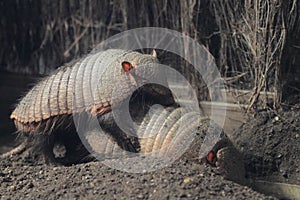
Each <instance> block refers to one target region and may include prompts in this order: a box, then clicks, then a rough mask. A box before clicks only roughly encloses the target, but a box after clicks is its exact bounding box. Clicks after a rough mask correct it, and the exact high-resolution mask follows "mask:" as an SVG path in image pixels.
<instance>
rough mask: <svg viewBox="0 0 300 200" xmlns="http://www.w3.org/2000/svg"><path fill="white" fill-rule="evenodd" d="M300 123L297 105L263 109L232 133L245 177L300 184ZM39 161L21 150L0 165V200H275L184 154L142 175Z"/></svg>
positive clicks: (97, 165) (89, 165) (98, 164)
mask: <svg viewBox="0 0 300 200" xmlns="http://www.w3.org/2000/svg"><path fill="white" fill-rule="evenodd" d="M299 125H300V108H299V107H298V108H297V106H295V107H293V108H292V109H289V110H286V111H282V112H280V113H274V112H271V111H262V112H260V113H258V114H257V115H256V116H254V117H253V119H251V120H249V121H248V123H246V124H244V125H243V126H242V127H241V128H240V129H239V130H238V131H236V132H235V133H234V134H233V135H231V138H232V139H233V141H235V143H236V145H237V147H238V148H239V149H240V150H241V151H242V152H243V153H244V155H245V164H246V170H247V176H248V178H251V179H260V180H267V181H271V182H274V181H275V182H285V183H291V184H297V185H300V175H299V163H300V150H299V144H300V143H299V140H300V137H299V133H300V131H299V127H300V126H299ZM38 158H39V157H38V156H37V155H35V154H31V153H29V151H25V152H24V153H22V154H21V155H18V156H15V157H13V158H7V159H4V160H2V161H1V164H0V197H1V199H36V198H39V199H44V198H47V199H73V198H76V199H179V198H183V199H276V198H275V197H271V196H266V195H264V194H262V193H259V192H256V191H254V190H253V189H251V188H250V187H247V186H243V185H239V184H237V183H234V182H232V181H229V180H226V179H224V177H223V176H222V175H221V174H220V173H219V172H218V171H217V169H216V168H213V167H211V166H208V165H200V164H199V161H198V160H195V159H191V158H189V157H187V156H183V157H181V158H180V159H179V160H177V161H176V162H175V163H173V164H172V165H171V166H169V167H166V168H164V169H162V170H158V171H155V172H151V173H144V174H132V173H126V172H121V171H117V170H114V169H111V168H109V167H107V166H105V165H104V164H102V163H101V162H89V163H83V164H78V165H72V166H55V165H49V164H45V163H44V162H43V161H42V160H40V159H38ZM233 159H234V158H233Z"/></svg>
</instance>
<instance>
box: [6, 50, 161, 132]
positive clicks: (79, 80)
mask: <svg viewBox="0 0 300 200" xmlns="http://www.w3.org/2000/svg"><path fill="white" fill-rule="evenodd" d="M123 61H128V62H131V63H134V64H135V66H137V68H138V66H139V65H143V64H149V63H156V62H157V60H156V58H154V57H152V56H151V55H144V54H140V53H138V52H134V51H125V50H119V49H110V50H106V51H102V52H98V53H94V54H91V55H88V56H87V57H85V58H83V59H81V60H78V61H76V62H72V63H69V64H67V65H65V66H63V67H61V68H58V69H57V70H56V71H55V72H54V73H53V74H52V75H50V76H48V77H46V78H45V79H43V80H42V81H41V82H39V83H38V84H37V85H36V86H34V87H33V88H32V89H31V90H30V91H29V92H28V93H27V95H26V96H25V97H24V98H23V99H22V100H21V101H20V103H19V104H18V106H17V107H16V108H15V110H14V111H13V113H12V114H11V116H10V117H11V119H13V120H14V121H15V125H16V127H17V129H18V130H19V131H20V132H25V133H26V132H27V133H28V132H39V131H41V130H43V131H47V130H49V129H50V128H53V126H55V124H56V123H58V122H59V121H61V120H63V119H64V117H65V116H66V115H70V114H74V113H78V112H81V111H86V112H88V113H91V114H95V115H98V114H101V113H103V112H105V111H106V110H107V109H109V108H110V106H111V104H112V97H111V95H112V92H113V90H114V87H115V86H117V87H118V88H117V91H118V92H117V93H114V94H115V96H114V98H115V99H116V100H115V101H114V102H118V101H122V100H123V99H125V98H127V97H128V96H129V95H131V93H132V92H133V91H134V90H136V89H137V87H138V85H137V83H136V81H135V78H134V77H133V76H132V74H130V73H126V72H124V71H123V70H122V65H121V63H122V62H123ZM149 71H151V70H149ZM136 73H138V72H136ZM141 73H142V72H141ZM147 73H149V72H147ZM149 74H151V73H149Z"/></svg>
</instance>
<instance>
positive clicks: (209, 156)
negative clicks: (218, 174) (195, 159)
mask: <svg viewBox="0 0 300 200" xmlns="http://www.w3.org/2000/svg"><path fill="white" fill-rule="evenodd" d="M206 160H207V162H208V163H209V164H211V165H215V162H216V155H215V153H214V152H213V151H210V152H209V153H208V154H207V156H206Z"/></svg>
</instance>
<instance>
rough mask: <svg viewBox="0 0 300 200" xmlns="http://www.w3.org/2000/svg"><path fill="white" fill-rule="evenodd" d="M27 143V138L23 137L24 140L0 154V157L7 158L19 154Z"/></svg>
mask: <svg viewBox="0 0 300 200" xmlns="http://www.w3.org/2000/svg"><path fill="white" fill-rule="evenodd" d="M28 143H29V140H28V139H25V141H23V142H22V143H21V144H20V145H18V146H17V147H15V148H13V149H12V150H10V151H9V152H6V153H4V154H2V155H0V159H5V158H9V157H13V156H15V155H18V154H21V153H22V152H23V151H24V150H25V149H26V147H27V145H28Z"/></svg>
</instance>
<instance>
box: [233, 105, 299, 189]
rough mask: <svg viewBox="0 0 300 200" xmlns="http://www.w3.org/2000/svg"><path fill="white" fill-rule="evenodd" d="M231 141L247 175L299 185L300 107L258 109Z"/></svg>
mask: <svg viewBox="0 0 300 200" xmlns="http://www.w3.org/2000/svg"><path fill="white" fill-rule="evenodd" d="M232 140H233V141H235V143H236V145H237V147H238V149H239V150H240V151H242V152H243V153H244V157H245V167H246V171H247V173H248V176H249V177H250V178H254V179H264V180H268V181H272V182H284V183H291V184H297V185H300V166H299V164H300V148H299V144H300V107H298V106H294V107H292V108H290V109H289V110H281V111H279V112H275V111H272V110H264V111H261V112H259V113H257V114H256V116H254V118H253V119H251V120H249V121H248V122H247V123H246V124H244V125H242V126H241V127H240V128H239V130H237V131H236V132H235V133H234V134H233V135H232Z"/></svg>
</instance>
